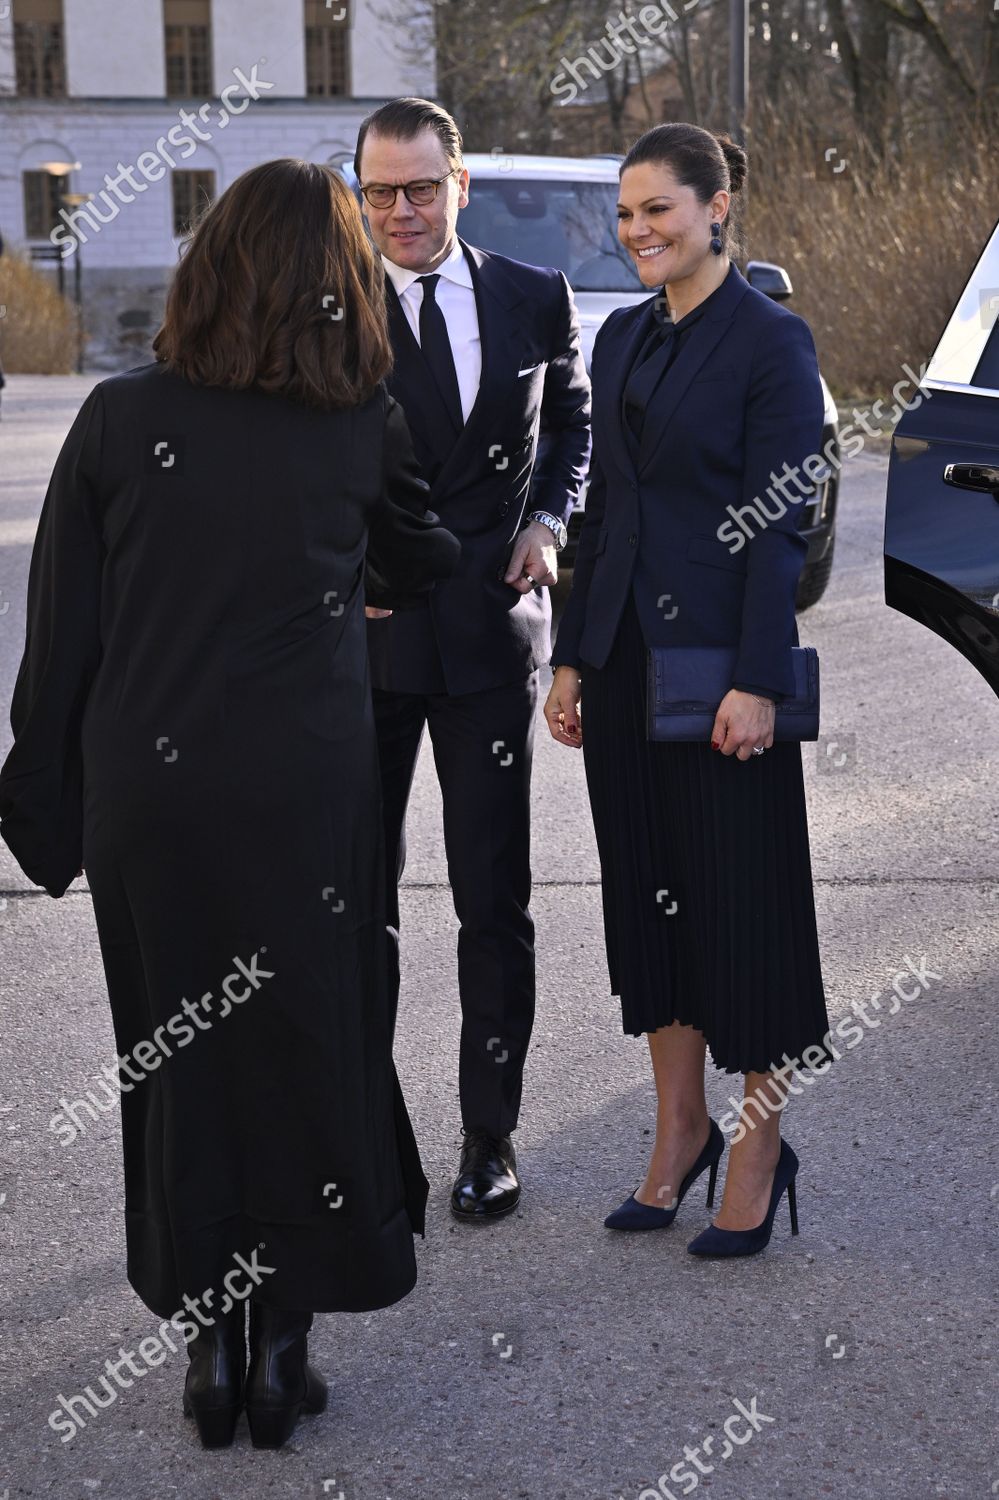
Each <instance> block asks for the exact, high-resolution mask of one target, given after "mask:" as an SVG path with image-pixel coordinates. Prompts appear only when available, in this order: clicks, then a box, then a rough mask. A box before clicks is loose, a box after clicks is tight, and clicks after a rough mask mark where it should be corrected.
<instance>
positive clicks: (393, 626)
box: [354, 99, 590, 1220]
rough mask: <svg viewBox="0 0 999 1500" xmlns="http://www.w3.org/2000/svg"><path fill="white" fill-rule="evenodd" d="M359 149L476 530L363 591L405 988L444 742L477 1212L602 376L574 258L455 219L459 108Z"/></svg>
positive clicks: (521, 1053) (492, 1201)
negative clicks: (423, 770) (535, 758)
mask: <svg viewBox="0 0 999 1500" xmlns="http://www.w3.org/2000/svg"><path fill="white" fill-rule="evenodd" d="M354 166H355V171H356V173H357V177H358V181H359V183H360V185H361V191H362V193H363V195H364V213H365V216H366V218H367V221H368V226H369V229H370V232H371V235H372V238H373V240H374V242H375V244H376V246H377V247H378V249H379V250H380V251H381V253H382V259H383V263H384V265H385V272H386V294H387V297H388V304H389V318H390V326H391V331H392V342H393V347H394V350H395V356H396V364H395V370H394V372H393V375H392V377H391V379H390V381H389V389H390V390H391V392H392V394H393V396H395V397H396V399H397V400H398V401H399V402H400V403H401V404H402V406H403V408H404V410H405V413H406V416H407V419H408V421H409V425H410V429H411V431H412V434H413V441H414V446H415V448H416V453H417V457H418V458H419V460H420V462H421V464H422V465H423V468H424V472H425V474H426V477H427V479H428V481H429V482H430V486H431V493H430V495H429V496H428V504H429V505H430V506H431V507H432V508H433V510H434V511H435V512H436V513H437V514H438V515H439V516H440V517H441V520H442V522H443V524H444V525H445V526H447V527H448V528H449V529H451V530H453V532H454V534H455V535H456V536H457V537H459V539H460V540H461V543H462V558H461V562H460V564H459V567H458V570H457V572H456V573H455V574H454V575H453V576H452V577H451V578H450V579H449V580H447V581H446V582H444V583H442V584H441V585H440V586H439V588H437V589H436V590H435V592H434V594H433V596H432V598H431V599H430V600H429V601H428V602H427V603H426V604H424V605H423V606H422V607H420V608H417V609H407V610H405V611H400V612H399V613H397V614H395V615H392V616H390V617H388V618H385V617H384V616H382V617H379V612H377V611H374V610H369V625H368V645H369V652H370V657H371V670H372V683H373V688H374V704H375V717H376V722H377V727H378V746H379V756H380V761H381V771H382V788H383V796H384V814H385V834H386V857H387V863H388V921H389V931H390V939H391V945H392V954H393V964H392V967H393V981H394V987H395V995H396V999H397V997H398V983H399V967H398V939H399V935H398V928H399V893H398V881H399V877H400V876H401V874H402V869H403V865H404V862H405V818H406V805H407V802H408V799H409V793H410V788H411V785H412V780H413V772H414V769H415V766H416V760H417V755H418V752H419V748H420V742H421V739H422V737H423V730H424V727H425V726H426V727H428V728H429V731H430V737H431V741H432V744H433V749H434V760H435V763H436V767H437V775H438V778H439V781H440V786H441V793H442V797H443V804H444V841H445V847H446V850H447V861H448V875H449V879H450V882H451V890H452V893H453V897H454V905H455V911H456V913H457V915H458V920H459V922H460V924H461V925H460V932H459V937H458V988H459V993H460V997H461V1011H462V1026H461V1043H460V1054H459V1069H458V1091H459V1098H460V1103H461V1116H462V1133H463V1143H462V1152H461V1161H460V1164H459V1169H458V1176H457V1178H456V1181H455V1184H454V1188H453V1190H452V1194H451V1209H452V1212H453V1213H454V1214H455V1216H456V1217H458V1218H459V1219H466V1220H482V1219H484V1218H493V1217H498V1216H500V1215H502V1214H505V1213H509V1212H510V1211H511V1210H512V1209H514V1208H515V1207H516V1205H517V1202H518V1201H519V1197H520V1182H519V1179H518V1176H517V1162H516V1154H515V1151H514V1147H513V1143H512V1141H511V1139H510V1134H511V1131H512V1130H513V1129H514V1127H515V1125H516V1123H517V1117H518V1110H519V1107H520V1098H521V1089H522V1082H523V1070H524V1060H525V1057H526V1055H527V1047H528V1043H529V1041H530V1035H531V1028H532V1025H533V1020H534V1003H535V964H534V924H533V922H532V920H531V914H530V909H529V902H530V890H531V868H530V774H531V755H532V749H533V742H534V725H535V709H536V705H537V695H538V677H539V668H540V666H541V665H542V664H543V663H544V662H547V660H548V658H549V656H550V654H551V604H550V601H549V599H548V596H547V593H546V588H547V587H550V586H551V585H552V584H554V583H555V582H556V578H557V568H558V565H557V554H558V551H559V550H560V548H561V547H562V546H564V545H565V524H566V522H567V521H568V518H569V515H570V513H571V511H572V508H573V505H574V503H575V500H576V498H577V496H578V493H579V489H580V485H581V483H582V480H583V476H584V474H585V471H586V464H587V460H588V457H589V452H590V426H589V419H590V384H589V380H588V377H587V374H586V369H585V365H584V362H583V356H582V353H581V350H580V343H579V322H578V317H577V314H576V309H575V306H574V304H573V300H572V293H571V291H570V289H569V284H568V282H567V281H566V279H565V277H564V276H563V275H562V274H561V272H558V271H554V270H549V269H545V268H539V267H534V266H526V265H522V264H520V263H519V262H518V261H513V260H508V259H507V258H506V257H504V256H499V255H491V254H487V253H486V252H484V251H482V250H477V249H474V248H473V247H472V246H470V245H467V244H465V243H464V241H462V240H460V239H459V238H458V235H457V220H458V212H459V210H460V209H461V208H463V207H464V206H465V204H466V203H467V202H468V180H469V175H468V171H467V169H466V168H465V167H464V165H463V159H462V138H461V134H460V132H459V130H458V127H457V125H456V124H455V122H454V120H453V119H452V118H451V116H450V115H449V114H448V113H447V112H446V110H443V109H441V108H440V107H439V106H438V105H436V104H433V103H431V102H430V101H428V100H425V99H399V100H395V101H393V102H391V103H389V104H386V105H384V106H382V108H381V109H378V110H376V111H375V113H374V114H373V115H371V116H369V117H368V119H367V120H366V121H365V122H364V124H363V125H362V127H361V131H360V134H359V136H358V142H357V152H356V155H355V161H354ZM539 436H540V437H541V438H543V444H542V456H541V457H540V459H539V460H538V461H537V462H535V459H536V456H537V453H538V443H539Z"/></svg>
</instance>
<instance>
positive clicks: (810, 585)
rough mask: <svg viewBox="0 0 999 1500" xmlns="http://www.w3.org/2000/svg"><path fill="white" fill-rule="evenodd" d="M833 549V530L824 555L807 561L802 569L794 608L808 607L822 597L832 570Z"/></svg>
mask: <svg viewBox="0 0 999 1500" xmlns="http://www.w3.org/2000/svg"><path fill="white" fill-rule="evenodd" d="M835 550H836V533H835V532H833V534H832V536H831V537H830V538H829V548H828V551H827V552H826V555H825V557H820V558H819V560H818V562H814V563H809V564H808V566H807V567H805V568H804V569H803V570H802V574H801V577H800V578H799V579H798V593H797V597H796V599H795V601H794V603H795V608H796V609H799V610H801V609H809V608H811V606H812V605H813V604H818V602H819V600H820V599H821V598H822V595H823V594H824V593H825V591H826V585H827V584H828V582H829V575H830V573H831V572H832V565H833V553H834V552H835Z"/></svg>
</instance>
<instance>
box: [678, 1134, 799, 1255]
mask: <svg viewBox="0 0 999 1500" xmlns="http://www.w3.org/2000/svg"><path fill="white" fill-rule="evenodd" d="M797 1171H798V1158H797V1157H796V1156H795V1154H794V1152H793V1151H792V1150H791V1147H790V1146H789V1145H788V1143H787V1141H784V1140H782V1141H781V1143H780V1160H779V1161H778V1163H777V1170H776V1171H775V1172H774V1182H773V1187H772V1188H771V1189H770V1207H769V1208H768V1209H767V1216H766V1218H765V1219H764V1220H763V1223H762V1224H757V1226H756V1228H755V1229H716V1228H715V1226H714V1225H713V1224H710V1225H709V1226H708V1228H707V1229H705V1230H703V1231H702V1232H701V1233H700V1234H699V1235H698V1236H697V1238H696V1239H693V1240H691V1242H690V1244H689V1245H688V1246H687V1249H688V1250H689V1251H690V1253H691V1255H716V1256H728V1255H756V1254H757V1252H758V1251H760V1250H762V1249H764V1248H765V1246H767V1245H768V1244H769V1243H770V1236H771V1234H772V1233H773V1227H774V1214H775V1213H776V1212H777V1205H778V1203H779V1202H780V1200H781V1198H782V1197H783V1196H784V1192H785V1189H786V1191H787V1206H788V1208H789V1209H790V1211H791V1233H792V1234H797V1233H798V1204H797V1202H796V1199H795V1192H794V1179H795V1176H796V1174H797Z"/></svg>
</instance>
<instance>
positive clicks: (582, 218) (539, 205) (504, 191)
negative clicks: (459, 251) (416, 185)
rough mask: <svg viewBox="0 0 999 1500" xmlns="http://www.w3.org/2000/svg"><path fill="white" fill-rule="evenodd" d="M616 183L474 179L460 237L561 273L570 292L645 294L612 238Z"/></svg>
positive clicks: (615, 211) (626, 255) (620, 249)
mask: <svg viewBox="0 0 999 1500" xmlns="http://www.w3.org/2000/svg"><path fill="white" fill-rule="evenodd" d="M617 192H618V188H617V183H616V182H549V181H538V180H537V179H534V178H530V179H528V178H517V177H510V178H503V179H498V178H485V179H483V178H473V179H472V182H471V186H470V188H469V203H468V207H467V208H463V209H462V210H461V214H460V216H459V219H458V233H459V234H460V235H461V237H462V239H464V240H467V241H468V243H469V244H472V245H479V246H481V247H482V249H483V250H493V251H495V252H496V253H497V254H498V255H509V256H510V257H511V259H513V260H522V261H526V262H527V264H528V265H534V266H554V267H555V268H556V269H557V270H559V271H564V272H565V274H566V276H567V278H568V280H569V285H570V286H571V287H572V289H573V291H575V292H643V291H645V290H646V289H645V287H643V285H642V283H641V281H640V280H639V277H638V273H637V272H636V271H635V268H634V266H633V264H632V261H631V258H630V256H629V255H628V254H627V253H626V251H625V250H624V249H623V247H622V246H621V244H620V242H619V241H618V237H617Z"/></svg>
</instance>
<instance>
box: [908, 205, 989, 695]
mask: <svg viewBox="0 0 999 1500" xmlns="http://www.w3.org/2000/svg"><path fill="white" fill-rule="evenodd" d="M918 397H919V399H918V400H917V399H913V400H912V401H911V402H910V404H909V407H908V410H906V411H905V412H904V413H903V415H902V416H901V417H900V419H899V421H898V423H897V424H896V426H895V430H894V433H893V436H892V445H891V457H890V460H889V466H888V503H887V507H886V511H885V537H884V558H885V601H886V603H888V604H889V605H891V607H892V608H893V609H897V610H899V611H900V612H901V613H902V614H905V615H909V616H910V617H911V618H912V619H914V620H918V621H919V622H920V624H922V625H925V626H926V627H927V629H929V630H932V631H934V632H935V633H936V634H937V635H939V636H942V637H943V639H944V640H946V641H949V642H950V644H951V645H952V646H954V647H955V648H956V649H957V650H958V651H960V652H961V653H962V655H964V656H966V657H967V658H968V660H969V661H971V662H973V663H974V665H975V666H976V667H977V668H978V670H979V672H981V674H982V676H983V677H984V678H985V680H986V681H987V682H988V683H989V685H990V686H991V687H992V689H993V691H994V692H996V693H999V224H997V225H996V227H995V228H994V229H993V232H992V235H991V237H990V239H989V241H988V244H987V245H986V247H985V249H984V251H983V252H982V254H981V256H980V257H979V259H978V262H977V264H976V265H975V268H974V270H973V271H972V273H971V276H970V277H969V280H968V283H967V285H966V286H965V288H964V291H963V292H962V294H961V297H960V299H959V301H958V303H957V306H956V307H955V309H954V311H953V313H952V314H951V317H950V319H949V321H948V323H947V326H946V328H945V329H944V331H943V334H942V336H941V338H940V341H939V343H938V344H937V347H936V350H935V352H934V354H933V357H932V359H931V360H930V362H929V364H928V366H927V368H926V372H925V374H924V376H923V377H922V379H921V380H920V383H919V390H918Z"/></svg>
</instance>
